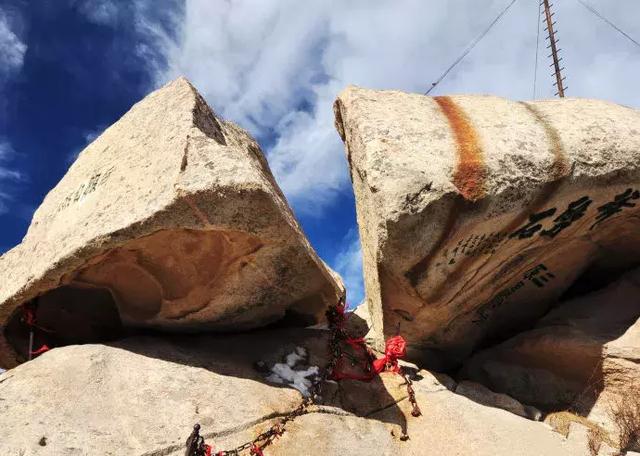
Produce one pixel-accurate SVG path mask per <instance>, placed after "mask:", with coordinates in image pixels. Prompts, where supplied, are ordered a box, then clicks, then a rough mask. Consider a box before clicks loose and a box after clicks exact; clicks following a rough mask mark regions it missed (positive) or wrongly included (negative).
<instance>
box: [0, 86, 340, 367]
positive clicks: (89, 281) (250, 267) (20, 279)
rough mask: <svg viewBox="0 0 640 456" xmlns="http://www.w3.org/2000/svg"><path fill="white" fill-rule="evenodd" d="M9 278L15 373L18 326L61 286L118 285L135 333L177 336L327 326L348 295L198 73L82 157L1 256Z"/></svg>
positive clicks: (255, 150)
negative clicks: (207, 96) (327, 314)
mask: <svg viewBox="0 0 640 456" xmlns="http://www.w3.org/2000/svg"><path fill="white" fill-rule="evenodd" d="M0 283H1V284H2V286H0V366H3V367H13V366H15V365H17V364H19V363H20V362H22V361H23V360H24V357H20V356H18V354H17V353H16V352H15V350H14V348H16V347H15V345H16V343H14V342H12V341H11V340H10V337H9V333H10V332H11V331H9V333H7V336H8V337H9V338H8V339H6V338H5V337H4V335H5V333H6V331H5V329H6V327H7V326H8V324H9V320H10V319H11V318H14V319H15V318H16V315H17V313H19V312H21V310H20V307H21V305H22V304H24V303H28V302H32V301H34V300H38V299H40V300H43V299H44V297H45V296H49V293H52V292H53V290H56V289H59V288H60V287H67V289H74V290H83V292H82V293H79V292H74V293H75V294H81V295H84V296H87V293H88V291H87V290H91V289H93V290H95V289H98V290H104V292H105V293H107V294H109V295H110V296H111V298H110V299H111V300H112V301H113V306H114V307H115V309H116V310H117V313H118V316H119V318H120V321H121V322H122V326H123V327H125V328H128V329H130V328H135V329H140V328H150V329H157V330H165V331H176V332H177V331H182V332H197V331H226V332H230V331H242V330H249V329H255V328H259V327H262V326H266V325H270V324H273V323H274V322H277V321H280V320H282V319H283V318H284V317H286V322H288V324H297V325H309V324H316V323H319V322H320V321H321V320H322V319H323V317H324V311H325V309H326V308H327V306H329V305H330V304H334V303H335V302H336V301H337V300H338V298H339V297H340V296H341V295H342V293H343V288H342V285H341V283H340V280H339V278H338V277H337V276H336V275H334V274H333V273H332V272H331V271H330V270H329V268H327V267H326V265H325V264H324V263H323V262H322V260H321V259H320V258H318V256H317V254H316V252H315V251H314V250H313V248H312V247H311V245H310V244H309V242H308V240H307V239H306V238H305V235H304V233H303V232H302V229H301V228H300V225H299V224H298V222H297V220H296V219H295V216H294V214H293V213H292V211H291V209H290V207H289V206H288V204H287V201H286V199H285V197H284V195H283V193H282V191H281V190H280V188H279V187H278V185H277V183H276V182H275V179H274V177H273V175H272V174H271V171H270V169H269V166H268V164H267V162H266V159H265V158H264V156H263V154H262V152H261V150H260V147H259V146H258V144H257V143H256V142H255V140H254V139H253V138H251V137H250V136H249V134H248V133H247V132H245V131H244V130H242V129H241V128H239V127H238V126H236V125H234V124H233V123H231V122H227V121H224V120H223V119H221V118H219V117H217V116H216V115H215V113H214V112H213V111H212V110H211V109H210V107H209V106H208V105H207V104H206V102H205V101H204V99H203V98H202V97H201V96H200V95H199V94H198V92H197V91H196V90H195V88H194V87H193V86H192V85H191V84H190V83H189V82H188V81H187V80H186V79H184V78H179V79H177V80H175V81H173V82H171V83H169V84H167V85H166V86H164V87H162V88H161V89H159V90H157V91H155V92H153V93H151V94H149V95H148V96H147V97H145V98H144V99H143V100H142V101H140V102H139V103H137V104H136V105H135V106H133V107H132V108H131V110H130V111H129V112H127V113H126V114H125V115H124V116H123V117H122V118H121V119H120V120H118V121H117V122H116V123H114V124H113V125H111V126H110V127H109V128H107V129H106V130H105V131H104V132H103V133H102V134H101V135H100V136H99V137H98V138H97V139H96V140H95V141H93V142H92V143H91V144H90V145H88V146H87V147H86V149H85V150H84V151H82V152H81V153H80V154H79V156H78V158H77V160H76V161H75V162H74V163H73V164H72V165H71V167H70V168H69V170H68V171H67V173H66V174H65V176H64V177H63V178H62V180H61V181H60V182H59V183H58V184H57V185H56V186H55V187H54V188H53V189H52V190H51V191H50V192H49V193H48V194H47V197H46V198H45V199H44V201H43V202H42V204H41V206H40V207H39V208H38V210H37V211H36V212H35V213H34V216H33V220H32V222H31V224H30V226H29V230H28V231H27V234H26V235H25V237H24V239H23V241H22V242H21V243H20V244H19V245H18V246H16V247H15V248H13V249H11V250H10V251H8V252H6V253H5V254H3V255H2V256H0ZM47 299H50V298H47ZM65 299H66V298H62V297H61V298H59V299H57V300H56V302H60V303H62V301H64V300H65ZM78 300H79V301H81V302H82V303H84V304H86V305H89V306H90V305H91V304H92V298H89V297H87V299H80V298H78ZM97 312H98V311H97ZM98 313H99V312H98ZM18 318H19V317H18ZM92 318H93V317H91V318H90V319H89V320H91V319H92ZM18 321H19V320H18ZM12 325H13V326H15V321H14V323H12ZM23 326H24V325H23ZM23 329H25V331H26V328H23ZM61 330H62V329H61ZM63 336H64V337H67V336H68V334H64V335H63ZM51 337H53V336H51ZM89 339H91V338H89ZM18 345H20V346H23V345H24V344H22V343H20V344H18Z"/></svg>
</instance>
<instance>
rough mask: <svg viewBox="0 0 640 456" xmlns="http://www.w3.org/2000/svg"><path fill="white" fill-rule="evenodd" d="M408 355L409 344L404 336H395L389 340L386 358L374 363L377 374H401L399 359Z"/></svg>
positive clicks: (386, 345)
mask: <svg viewBox="0 0 640 456" xmlns="http://www.w3.org/2000/svg"><path fill="white" fill-rule="evenodd" d="M406 354H407V342H406V341H405V340H404V338H403V337H402V336H394V337H392V338H390V339H388V340H387V343H386V344H385V348H384V356H383V357H382V358H380V359H376V360H375V361H374V362H373V370H374V372H376V373H378V374H379V373H380V372H383V371H387V372H395V373H399V372H400V366H399V365H398V359H400V358H404V357H405V356H406Z"/></svg>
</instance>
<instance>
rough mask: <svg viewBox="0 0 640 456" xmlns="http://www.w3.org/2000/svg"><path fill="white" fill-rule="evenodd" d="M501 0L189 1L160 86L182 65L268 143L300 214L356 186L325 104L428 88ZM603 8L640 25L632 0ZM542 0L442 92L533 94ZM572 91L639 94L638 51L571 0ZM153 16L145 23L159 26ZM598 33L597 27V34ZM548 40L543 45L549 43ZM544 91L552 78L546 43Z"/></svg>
mask: <svg viewBox="0 0 640 456" xmlns="http://www.w3.org/2000/svg"><path fill="white" fill-rule="evenodd" d="M506 3H507V1H506V0H490V1H487V2H483V4H482V7H480V6H479V4H478V2H477V1H476V0H456V1H450V2H445V1H441V0H429V1H424V0H398V1H394V2H371V1H368V0H347V1H340V2H337V1H327V0H309V1H306V2H300V1H297V0H277V1H276V0H237V1H233V2H226V1H221V0H220V1H214V0H186V5H185V8H184V10H180V12H179V14H176V15H175V17H174V22H175V23H176V24H178V33H177V39H176V40H174V41H173V42H172V41H171V40H170V39H169V40H168V39H167V38H168V37H167V34H166V33H160V34H158V41H157V42H158V45H159V46H160V47H162V48H163V49H164V53H165V56H166V63H167V64H166V66H162V65H160V66H156V77H157V81H158V84H160V83H162V82H165V81H166V80H168V79H172V78H174V77H176V76H178V75H180V74H184V75H186V76H187V77H188V78H190V79H191V80H192V81H193V82H194V83H195V85H196V86H197V87H198V88H199V89H200V90H201V91H202V92H203V93H204V95H205V97H206V98H207V100H208V101H209V102H210V103H211V104H212V105H213V107H214V108H215V109H216V110H218V111H219V112H220V113H221V114H222V115H223V116H225V117H226V118H229V119H231V120H234V121H237V122H239V123H240V124H242V125H243V126H245V127H248V128H249V129H250V130H251V131H252V133H254V134H255V135H256V136H257V137H258V138H260V139H262V140H263V142H265V143H266V144H267V146H268V147H267V154H268V158H269V162H270V164H271V166H272V168H273V171H274V173H275V174H276V177H277V179H278V182H279V183H280V185H281V186H282V188H283V190H284V192H285V193H286V195H287V197H288V198H289V199H290V201H292V202H293V204H294V206H295V207H296V209H297V210H298V211H306V212H308V213H318V211H320V210H322V209H323V208H325V207H327V205H329V204H330V203H331V202H332V201H333V200H334V197H335V195H336V194H337V193H338V192H341V191H343V190H344V189H345V188H346V186H347V185H349V180H348V172H347V170H346V163H345V160H344V153H343V148H342V145H341V144H340V142H339V140H338V139H337V135H336V133H335V131H334V128H333V115H332V112H331V105H332V102H333V100H334V99H335V96H336V95H337V93H338V92H339V91H340V90H341V89H342V88H344V87H345V86H347V85H348V84H357V85H362V86H367V87H375V88H395V89H401V90H407V91H416V92H423V91H424V90H425V89H426V88H427V87H429V86H430V83H431V82H432V81H434V80H435V79H437V77H438V76H439V75H440V73H441V72H442V71H443V70H444V69H445V68H446V67H447V66H448V65H449V64H450V63H451V62H452V61H453V60H454V59H455V58H456V57H457V56H458V55H459V54H460V52H461V50H462V49H464V48H465V46H466V45H467V44H468V43H469V41H470V40H471V39H472V38H474V37H475V36H477V34H478V33H479V32H480V31H481V30H483V29H484V27H485V26H486V25H487V23H488V22H489V21H490V20H491V19H493V17H495V15H496V14H497V13H498V12H499V11H500V10H501V9H502V8H503V7H504V6H505V4H506ZM596 5H597V6H599V7H601V9H603V10H605V11H607V13H608V14H609V16H610V17H612V18H613V19H615V20H616V21H618V22H620V23H621V25H622V26H624V28H625V29H626V30H628V31H630V33H634V34H635V35H640V25H639V23H638V22H637V21H634V20H632V19H631V18H633V17H638V16H639V15H640V3H638V2H637V1H635V0H622V1H620V2H615V3H614V2H607V1H606V0H599V1H597V2H596ZM537 14H538V6H537V3H536V2H519V3H517V4H516V5H515V6H514V8H512V10H511V11H510V12H509V14H508V15H507V16H505V18H504V19H503V20H502V21H501V22H500V23H499V24H498V25H497V26H496V27H495V29H494V30H493V31H492V32H491V34H490V35H489V36H488V37H487V38H486V39H485V40H484V41H483V42H482V43H481V44H480V45H479V46H478V47H477V48H476V49H475V50H474V52H473V53H472V54H471V55H470V56H469V57H468V58H467V59H466V60H465V61H464V62H463V64H462V65H460V66H459V67H458V68H457V70H456V71H455V72H453V73H452V74H451V76H450V77H449V78H448V79H446V80H445V81H444V82H443V83H442V85H441V87H439V88H438V93H447V92H467V93H493V94H497V95H502V96H507V97H511V98H515V99H528V98H531V96H532V82H533V68H534V55H535V53H534V51H535V42H536V30H537ZM557 17H558V18H559V22H560V37H561V39H562V41H563V46H562V47H563V48H564V58H565V61H566V62H567V68H568V70H567V74H568V76H569V86H570V91H569V94H570V95H573V96H590V97H599V98H607V99H611V100H613V101H618V102H623V103H625V104H631V105H636V106H638V105H640V94H638V92H637V91H636V90H635V85H634V84H635V82H634V81H633V78H634V77H635V75H637V74H640V59H637V58H636V59H633V58H632V56H633V55H634V54H633V53H634V52H637V51H636V50H634V49H632V48H631V47H629V46H628V45H627V43H624V42H623V41H621V40H620V38H619V36H617V35H616V34H615V33H613V32H611V31H610V30H607V27H606V25H603V24H602V23H601V22H599V21H598V20H597V19H595V20H594V18H593V17H591V16H590V13H588V12H587V11H585V10H584V9H583V8H581V7H580V5H579V4H578V3H577V2H562V3H560V2H559V3H558V5H557ZM150 24H151V23H150V22H147V25H148V30H151V31H154V30H157V27H154V26H152V25H150ZM595 32H597V33H595ZM541 50H544V45H543V47H542V49H541ZM541 55H542V58H543V60H542V61H541V62H540V74H539V88H540V89H539V91H538V93H539V96H541V97H550V96H552V95H553V87H552V86H551V80H550V78H548V77H547V76H548V75H547V74H546V73H544V71H545V70H546V64H547V62H546V61H544V57H545V54H541Z"/></svg>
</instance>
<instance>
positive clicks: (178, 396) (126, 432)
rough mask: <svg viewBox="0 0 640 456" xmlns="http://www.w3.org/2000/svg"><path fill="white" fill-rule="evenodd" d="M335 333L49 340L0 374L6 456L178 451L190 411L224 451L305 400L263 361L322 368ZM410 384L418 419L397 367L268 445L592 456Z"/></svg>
mask: <svg viewBox="0 0 640 456" xmlns="http://www.w3.org/2000/svg"><path fill="white" fill-rule="evenodd" d="M327 336H328V332H327V331H320V330H305V329H288V330H271V331H265V330H262V331H257V332H254V333H252V334H245V335H233V336H226V337H225V336H204V335H197V336H196V335H194V336H182V335H180V336H173V337H163V338H152V337H136V338H129V339H125V340H122V341H120V342H118V343H117V344H114V345H109V346H106V345H98V344H89V345H83V346H67V347H61V348H56V349H53V350H51V351H50V352H48V353H45V354H44V355H42V356H40V357H39V358H37V359H35V360H34V361H31V362H28V363H24V364H22V365H20V366H18V367H16V368H14V369H11V370H9V371H7V372H5V373H4V374H0V454H2V455H23V456H33V455H55V456H70V455H89V454H92V455H93V454H96V455H97V454H99V455H148V456H150V455H182V454H184V442H185V440H186V437H187V436H188V435H189V433H190V432H191V429H192V426H193V424H194V423H196V422H198V423H200V424H201V425H202V431H203V434H204V436H205V437H206V439H207V441H208V442H209V443H213V445H214V448H215V449H216V450H217V451H219V450H222V449H231V448H234V447H235V446H237V445H240V444H242V443H244V442H246V441H248V440H251V439H252V438H254V437H255V436H256V435H257V434H259V433H261V432H263V431H264V430H266V429H267V428H268V427H269V426H270V425H271V424H272V423H273V422H274V420H276V419H278V418H279V417H281V416H283V415H284V414H286V413H288V412H289V411H291V410H293V409H294V408H295V407H296V406H297V405H298V404H299V403H300V401H301V395H300V393H299V392H298V391H296V390H295V389H293V388H291V387H287V386H285V385H282V384H277V383H269V381H268V380H267V379H271V378H272V377H271V375H269V376H267V372H265V369H267V370H268V368H269V367H270V366H271V369H272V371H274V372H275V366H276V364H275V363H277V362H278V361H283V360H286V363H288V364H289V365H293V363H290V361H292V360H294V363H295V358H296V356H297V354H298V353H302V352H304V353H306V361H305V364H306V365H305V366H304V367H305V369H306V370H307V371H310V370H313V369H312V368H314V367H322V366H324V365H325V363H326V362H327V359H326V353H327V350H326V343H327ZM294 354H295V356H294ZM256 361H260V363H256ZM292 369H293V370H294V371H296V372H300V370H301V369H302V367H300V368H298V367H293V368H292ZM70 373H72V374H70ZM414 387H415V391H416V396H417V400H418V402H419V404H420V407H421V408H422V412H423V416H422V417H419V418H414V417H412V416H411V415H410V411H411V405H410V404H409V402H408V400H407V395H406V387H405V386H404V385H403V379H402V378H401V377H400V376H398V375H396V374H393V373H384V374H382V375H381V377H380V378H379V379H377V380H376V381H374V382H371V383H362V382H357V381H351V380H350V381H343V382H340V383H339V384H335V383H327V384H326V385H325V388H324V392H323V398H322V402H321V404H320V405H319V406H314V407H313V408H312V409H310V413H309V414H306V415H303V416H301V417H299V418H297V419H296V420H295V421H293V422H291V423H289V424H288V426H287V429H286V432H285V433H284V435H282V436H281V437H280V438H279V439H277V440H276V442H275V443H274V445H272V446H270V447H268V449H267V450H266V451H265V454H266V455H267V456H279V455H281V456H294V455H295V456H298V455H302V454H326V455H336V454H348V455H363V456H364V455H370V454H379V455H389V456H391V455H416V454H425V451H427V453H428V454H451V455H463V454H474V455H478V456H508V455H509V456H510V455H513V454H517V455H520V456H538V455H540V454H545V455H558V456H561V455H565V456H583V455H585V454H587V453H586V447H585V446H584V444H581V445H573V444H572V443H571V442H569V441H568V440H566V439H565V438H564V437H563V436H561V435H560V434H557V433H555V432H553V431H551V430H550V429H549V428H548V427H546V426H545V425H544V424H542V423H538V422H534V421H530V420H527V419H524V418H521V417H518V416H516V415H513V414H511V413H509V412H506V411H504V410H498V409H494V408H491V407H486V406H483V405H481V404H478V403H476V402H473V401H472V400H469V399H467V398H465V397H463V396H460V395H457V394H455V393H454V392H452V391H450V390H449V389H447V388H446V387H445V386H444V385H443V384H442V383H441V382H440V381H438V379H437V378H436V377H435V376H433V375H431V374H430V373H429V372H427V371H420V372H418V377H416V380H415V382H414ZM404 432H408V435H409V437H410V439H409V440H406V441H403V440H402V438H401V437H402V435H403V433H404ZM425 449H428V450H425ZM243 455H248V451H245V452H244V453H243Z"/></svg>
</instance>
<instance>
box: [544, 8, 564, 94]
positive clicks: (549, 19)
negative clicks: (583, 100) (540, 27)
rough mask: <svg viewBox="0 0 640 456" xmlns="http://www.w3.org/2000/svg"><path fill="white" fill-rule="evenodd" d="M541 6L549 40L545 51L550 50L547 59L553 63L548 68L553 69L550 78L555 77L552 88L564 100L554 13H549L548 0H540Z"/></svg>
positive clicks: (560, 59)
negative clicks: (542, 6) (551, 59)
mask: <svg viewBox="0 0 640 456" xmlns="http://www.w3.org/2000/svg"><path fill="white" fill-rule="evenodd" d="M541 5H544V15H545V21H546V23H547V27H546V29H545V30H546V31H547V32H549V35H548V37H547V39H548V40H549V45H548V46H547V49H549V48H551V54H550V55H549V56H548V57H547V58H549V57H552V58H553V63H552V64H551V65H549V66H552V67H554V70H555V71H554V73H553V74H552V75H551V76H555V78H556V82H554V83H553V85H554V86H556V88H557V89H558V91H557V92H556V95H558V96H559V97H560V98H564V91H565V87H564V80H565V79H566V78H564V77H563V76H562V70H564V67H562V68H560V62H561V61H562V57H560V58H559V57H558V53H559V52H560V51H561V50H562V49H560V48H558V39H557V38H556V31H555V30H554V28H553V27H554V25H556V23H555V22H554V21H553V15H554V14H555V13H552V12H551V7H552V6H553V4H549V0H542V3H541Z"/></svg>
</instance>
